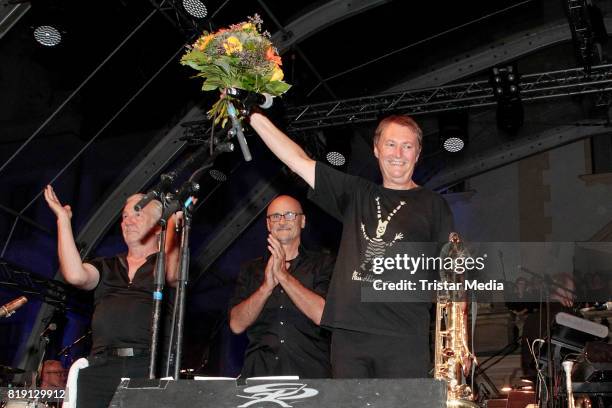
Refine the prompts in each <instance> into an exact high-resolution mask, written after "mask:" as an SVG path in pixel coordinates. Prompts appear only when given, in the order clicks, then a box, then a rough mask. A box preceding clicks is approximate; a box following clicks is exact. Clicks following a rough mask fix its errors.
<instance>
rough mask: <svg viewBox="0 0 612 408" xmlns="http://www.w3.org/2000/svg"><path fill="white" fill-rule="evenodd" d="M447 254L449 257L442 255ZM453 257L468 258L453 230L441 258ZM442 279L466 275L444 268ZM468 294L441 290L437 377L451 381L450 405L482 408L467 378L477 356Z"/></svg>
mask: <svg viewBox="0 0 612 408" xmlns="http://www.w3.org/2000/svg"><path fill="white" fill-rule="evenodd" d="M442 254H445V256H442ZM446 257H450V258H452V259H453V260H454V259H457V258H461V257H465V249H464V248H463V245H462V243H461V239H460V237H459V234H457V233H456V232H452V233H451V234H450V235H449V242H448V243H447V244H446V245H445V246H444V248H443V250H442V253H441V254H440V258H442V259H444V258H446ZM440 277H441V279H442V281H445V282H454V283H460V282H462V281H463V275H462V274H458V273H455V271H454V270H450V271H449V270H445V269H444V267H442V268H441V270H440ZM467 305H468V302H467V297H466V294H465V291H452V292H449V291H448V290H440V291H438V296H437V304H436V334H435V336H436V337H435V351H434V353H435V354H434V356H435V357H434V377H435V378H436V379H438V380H444V381H446V383H447V393H446V406H447V407H458V408H459V407H466V408H467V407H470V408H472V407H478V405H477V404H476V403H475V402H473V399H474V397H473V394H472V390H471V389H470V387H469V386H468V385H467V384H466V383H465V381H464V375H463V372H462V371H464V369H466V368H467V367H466V364H465V362H467V361H470V360H473V362H474V363H475V362H476V359H475V357H474V355H473V354H472V353H471V352H470V350H469V347H468V345H467Z"/></svg>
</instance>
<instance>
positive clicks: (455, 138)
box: [438, 112, 468, 154]
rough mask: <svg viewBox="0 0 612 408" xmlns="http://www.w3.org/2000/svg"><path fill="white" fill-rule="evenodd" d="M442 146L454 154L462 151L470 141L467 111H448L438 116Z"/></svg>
mask: <svg viewBox="0 0 612 408" xmlns="http://www.w3.org/2000/svg"><path fill="white" fill-rule="evenodd" d="M438 129H439V130H438V134H439V137H440V144H441V145H442V148H443V149H444V150H445V151H447V152H449V153H452V154H457V153H459V152H462V151H463V149H464V148H465V147H466V145H467V143H468V114H467V112H446V113H443V114H441V115H440V116H439V117H438Z"/></svg>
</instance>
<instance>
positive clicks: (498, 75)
mask: <svg viewBox="0 0 612 408" xmlns="http://www.w3.org/2000/svg"><path fill="white" fill-rule="evenodd" d="M520 77H521V75H520V74H518V73H517V72H516V69H515V67H514V66H512V65H508V66H506V67H501V68H499V67H495V68H492V69H491V75H490V77H489V83H490V84H491V88H492V89H493V97H494V98H495V100H496V101H497V126H498V127H499V128H500V129H503V130H506V131H508V132H515V131H517V130H518V129H519V128H520V127H521V126H523V122H524V117H525V114H524V110H523V103H522V102H521V95H520V94H521V87H520V85H519V79H520Z"/></svg>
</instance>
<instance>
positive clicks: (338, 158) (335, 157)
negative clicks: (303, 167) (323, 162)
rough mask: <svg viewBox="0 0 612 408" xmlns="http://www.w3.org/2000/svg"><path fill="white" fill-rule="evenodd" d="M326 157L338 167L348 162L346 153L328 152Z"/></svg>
mask: <svg viewBox="0 0 612 408" xmlns="http://www.w3.org/2000/svg"><path fill="white" fill-rule="evenodd" d="M325 158H326V159H327V161H328V162H329V164H331V165H333V166H336V167H340V166H344V164H345V163H346V157H344V155H343V154H342V153H340V152H328V153H327V154H326V155H325Z"/></svg>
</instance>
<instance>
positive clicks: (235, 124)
mask: <svg viewBox="0 0 612 408" xmlns="http://www.w3.org/2000/svg"><path fill="white" fill-rule="evenodd" d="M227 114H228V115H229V117H230V119H231V121H232V129H231V130H230V132H232V133H233V134H234V135H235V136H236V139H238V145H239V146H240V150H242V155H243V156H244V161H251V160H252V159H253V156H251V151H250V150H249V145H248V144H247V141H246V138H245V137H244V133H242V124H241V123H240V120H239V119H238V116H237V115H236V108H235V107H234V104H233V103H231V102H230V103H229V104H228V105H227Z"/></svg>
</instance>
